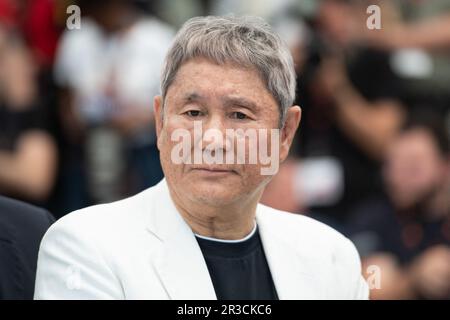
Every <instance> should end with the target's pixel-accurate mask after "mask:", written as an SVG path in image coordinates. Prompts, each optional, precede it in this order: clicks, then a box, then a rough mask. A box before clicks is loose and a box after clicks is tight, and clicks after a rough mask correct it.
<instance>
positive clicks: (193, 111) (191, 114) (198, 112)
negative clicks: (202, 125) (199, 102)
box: [185, 110, 201, 117]
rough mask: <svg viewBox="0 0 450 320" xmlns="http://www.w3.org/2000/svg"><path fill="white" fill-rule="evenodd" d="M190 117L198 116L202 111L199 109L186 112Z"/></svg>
mask: <svg viewBox="0 0 450 320" xmlns="http://www.w3.org/2000/svg"><path fill="white" fill-rule="evenodd" d="M185 113H186V114H187V115H188V116H189V117H198V116H199V115H200V114H201V112H200V111H199V110H189V111H186V112H185Z"/></svg>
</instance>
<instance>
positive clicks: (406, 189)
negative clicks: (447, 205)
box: [384, 128, 446, 209]
mask: <svg viewBox="0 0 450 320" xmlns="http://www.w3.org/2000/svg"><path fill="white" fill-rule="evenodd" d="M445 170H446V165H445V160H443V159H442V156H441V155H440V154H439V152H438V149H437V147H436V146H435V144H434V142H433V140H432V138H431V136H430V134H429V133H428V132H427V131H425V130H424V129H419V128H418V129H414V130H411V131H408V132H406V133H403V134H401V135H400V136H399V137H397V138H396V139H395V140H394V141H393V143H392V144H391V146H390V147H389V149H388V153H387V161H386V164H385V167H384V178H385V181H386V184H387V189H388V192H389V194H390V196H391V198H392V200H393V202H394V204H395V205H396V206H397V207H398V208H400V209H405V208H410V207H412V206H414V205H416V204H418V203H420V202H421V201H424V200H426V199H427V198H428V196H430V195H431V194H432V193H433V192H434V191H436V189H437V188H438V187H439V186H440V185H441V183H442V182H443V179H445V177H446V174H445Z"/></svg>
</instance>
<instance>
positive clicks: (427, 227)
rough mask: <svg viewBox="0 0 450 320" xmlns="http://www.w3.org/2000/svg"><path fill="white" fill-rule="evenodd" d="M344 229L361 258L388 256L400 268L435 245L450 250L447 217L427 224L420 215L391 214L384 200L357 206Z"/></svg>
mask: <svg viewBox="0 0 450 320" xmlns="http://www.w3.org/2000/svg"><path fill="white" fill-rule="evenodd" d="M352 217H354V219H352V224H351V226H350V227H349V229H348V234H347V235H348V236H349V237H350V238H351V239H352V240H353V242H354V243H355V245H356V247H357V248H358V251H359V253H360V255H361V257H362V258H364V257H367V256H369V255H372V254H375V253H381V252H383V253H390V254H392V255H394V256H395V257H396V258H397V259H398V262H399V263H400V264H401V265H406V264H408V263H410V262H411V261H412V260H413V259H414V258H415V257H417V256H418V255H420V254H421V253H423V252H424V251H425V250H427V249H428V248H431V247H433V246H435V245H442V244H445V245H448V246H450V215H449V214H447V216H446V217H444V218H440V219H435V220H431V219H430V218H427V217H426V215H425V214H423V213H422V212H419V211H418V210H417V212H405V213H398V212H395V210H394V208H393V206H392V205H391V204H390V202H389V201H388V200H387V199H386V198H374V199H370V200H367V201H364V202H363V203H362V204H360V205H358V206H357V207H356V208H355V210H354V212H353V214H352Z"/></svg>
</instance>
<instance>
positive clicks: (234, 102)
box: [221, 96, 257, 111]
mask: <svg viewBox="0 0 450 320" xmlns="http://www.w3.org/2000/svg"><path fill="white" fill-rule="evenodd" d="M221 100H222V102H223V104H224V106H225V107H229V106H240V107H244V108H246V109H250V110H252V111H256V110H257V105H256V103H254V102H253V101H251V100H249V99H246V98H244V97H230V96H226V97H222V98H221Z"/></svg>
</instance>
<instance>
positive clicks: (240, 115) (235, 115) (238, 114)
mask: <svg viewBox="0 0 450 320" xmlns="http://www.w3.org/2000/svg"><path fill="white" fill-rule="evenodd" d="M232 117H233V119H238V120H244V119H247V118H248V117H247V115H246V114H245V113H242V112H239V111H237V112H233V114H232Z"/></svg>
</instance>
